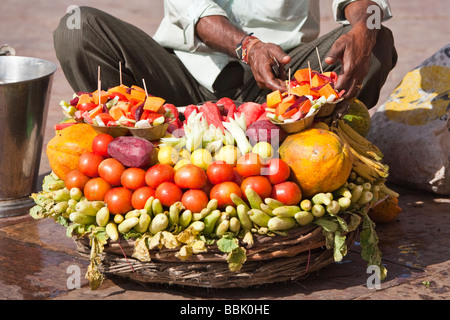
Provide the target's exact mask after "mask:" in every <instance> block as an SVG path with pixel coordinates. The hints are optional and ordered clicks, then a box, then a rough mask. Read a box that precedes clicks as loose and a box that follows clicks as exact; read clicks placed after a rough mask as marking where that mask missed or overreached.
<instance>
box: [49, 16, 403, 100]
mask: <svg viewBox="0 0 450 320" xmlns="http://www.w3.org/2000/svg"><path fill="white" fill-rule="evenodd" d="M69 17H70V14H68V15H66V16H64V17H63V18H62V19H61V21H60V24H59V26H58V27H57V28H56V30H55V31H54V46H55V51H56V55H57V58H58V60H59V62H60V64H61V68H62V70H63V72H64V75H65V77H66V79H67V81H68V82H69V84H70V85H71V87H72V88H73V89H74V91H87V92H92V91H95V90H96V89H97V87H98V83H97V78H98V77H97V71H98V67H99V66H100V67H101V81H102V89H108V88H110V87H114V86H117V85H118V84H119V79H120V76H119V61H121V62H122V81H123V84H125V85H128V86H131V85H133V84H134V85H139V86H141V87H142V86H143V85H142V79H145V83H146V86H147V89H148V91H149V93H151V94H152V95H155V96H159V97H162V98H164V99H166V101H167V102H168V103H172V104H174V105H176V106H185V105H189V104H197V103H200V102H202V101H208V100H216V99H219V98H221V97H229V98H232V99H234V100H237V101H254V102H259V103H263V102H265V100H266V95H267V94H268V93H269V92H270V91H269V90H263V89H260V88H259V87H258V85H257V84H256V82H255V80H254V79H253V77H251V78H250V79H248V80H246V81H245V83H244V80H243V69H242V67H241V66H240V65H239V64H238V63H230V64H229V65H228V66H227V67H226V68H225V69H224V71H223V72H222V73H221V74H220V75H219V77H218V79H217V80H216V82H215V83H214V86H213V87H214V89H215V91H214V92H210V91H209V90H207V89H206V88H204V87H203V86H201V85H200V84H199V83H198V82H197V81H196V80H195V79H194V77H192V75H191V74H190V73H189V71H187V69H186V68H185V67H184V66H183V64H182V63H181V61H180V60H179V59H178V58H177V57H176V55H175V54H173V52H171V50H168V49H165V48H163V47H161V46H160V45H159V44H158V43H156V42H155V41H154V40H153V39H152V37H151V36H149V35H148V34H146V33H145V32H143V31H142V30H140V29H139V28H137V27H135V26H133V25H131V24H129V23H127V22H124V21H122V20H120V19H117V18H115V17H113V16H111V15H109V14H107V13H105V12H103V11H100V10H97V9H95V8H90V7H81V15H80V17H81V24H80V26H81V28H79V29H77V28H68V26H67V19H68V18H69ZM349 30H350V26H341V27H339V28H337V29H335V30H333V31H331V32H330V33H328V34H326V35H324V36H322V37H320V38H318V39H316V40H314V41H312V42H311V43H308V44H302V45H300V46H299V47H297V48H295V49H293V50H291V51H290V52H288V54H289V55H290V56H291V58H292V60H291V63H290V64H289V65H287V66H286V70H288V68H291V70H292V71H294V72H295V71H296V70H298V69H300V68H307V67H308V61H309V62H310V64H311V68H312V69H314V70H320V68H319V62H318V59H317V54H316V47H317V48H318V51H319V55H320V56H321V57H322V60H323V59H324V58H325V56H326V54H327V53H328V51H329V50H330V48H331V46H332V45H333V43H334V41H335V40H336V39H337V38H338V37H339V36H341V35H342V34H344V33H346V32H348V31H349ZM396 61H397V54H396V51H395V48H394V40H393V37H392V33H391V31H390V30H389V29H387V28H385V27H382V29H381V30H380V32H379V33H378V38H377V44H376V46H375V47H374V49H373V53H372V61H371V67H370V70H369V74H368V75H367V77H366V78H365V80H364V87H363V89H362V90H361V92H360V93H359V95H358V98H359V99H360V100H361V101H363V102H364V103H365V104H366V106H367V107H368V108H371V107H373V106H375V105H376V103H377V101H378V98H379V93H380V90H381V87H382V86H383V84H384V82H385V81H386V78H387V76H388V74H389V72H390V71H391V70H392V69H393V68H394V66H395V64H396ZM322 67H323V69H324V71H336V72H339V69H340V63H337V64H335V65H327V64H325V62H324V61H322Z"/></svg>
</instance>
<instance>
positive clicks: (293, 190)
mask: <svg viewBox="0 0 450 320" xmlns="http://www.w3.org/2000/svg"><path fill="white" fill-rule="evenodd" d="M270 197H271V198H273V199H276V200H278V201H281V202H283V203H284V204H285V205H287V206H292V205H297V204H299V202H300V201H301V200H302V191H301V190H300V187H299V186H298V185H297V184H296V183H295V182H292V181H285V182H282V183H279V184H276V185H274V186H273V187H272V194H271V195H270Z"/></svg>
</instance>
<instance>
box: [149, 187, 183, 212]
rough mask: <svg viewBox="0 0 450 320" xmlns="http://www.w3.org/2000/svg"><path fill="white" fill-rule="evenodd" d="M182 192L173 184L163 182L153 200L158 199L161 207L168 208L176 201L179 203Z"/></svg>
mask: <svg viewBox="0 0 450 320" xmlns="http://www.w3.org/2000/svg"><path fill="white" fill-rule="evenodd" d="M182 196H183V192H182V191H181V188H180V187H179V186H177V185H176V184H175V183H173V182H163V183H161V184H160V185H159V186H158V187H157V188H156V192H155V198H157V199H159V200H160V201H161V203H162V205H163V206H166V207H170V206H171V205H172V204H174V203H175V202H177V201H181V197H182Z"/></svg>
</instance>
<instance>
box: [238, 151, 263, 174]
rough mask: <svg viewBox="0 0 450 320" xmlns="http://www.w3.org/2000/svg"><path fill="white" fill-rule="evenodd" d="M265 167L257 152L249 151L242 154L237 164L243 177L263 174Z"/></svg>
mask: <svg viewBox="0 0 450 320" xmlns="http://www.w3.org/2000/svg"><path fill="white" fill-rule="evenodd" d="M263 168H264V163H263V159H262V158H261V156H260V155H259V154H257V153H247V154H244V155H242V156H241V157H240V158H239V159H238V161H237V164H236V170H237V172H238V173H239V175H240V176H241V177H243V178H247V177H250V176H259V175H261V170H262V169H263Z"/></svg>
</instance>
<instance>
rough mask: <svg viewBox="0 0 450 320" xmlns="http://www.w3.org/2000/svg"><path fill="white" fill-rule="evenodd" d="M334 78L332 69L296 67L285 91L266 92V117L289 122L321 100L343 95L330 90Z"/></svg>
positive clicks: (324, 100) (307, 113) (309, 110)
mask: <svg viewBox="0 0 450 320" xmlns="http://www.w3.org/2000/svg"><path fill="white" fill-rule="evenodd" d="M336 81H337V75H336V73H335V72H325V73H318V72H316V71H312V70H311V69H309V68H306V69H300V70H297V71H296V72H295V74H294V79H293V80H292V81H290V83H289V84H288V86H289V90H288V91H287V92H283V93H282V92H281V91H280V90H276V91H273V92H271V93H269V94H268V95H267V109H266V110H267V112H268V114H267V117H268V118H270V119H271V120H273V121H275V122H280V123H290V122H294V121H298V120H301V119H303V118H306V117H309V116H311V115H312V114H313V113H314V112H315V111H317V110H318V109H319V108H320V107H321V106H322V105H323V104H325V103H327V102H328V103H331V102H334V101H335V100H337V99H338V98H340V97H341V96H342V95H343V93H344V91H341V92H339V93H338V92H336V91H335V90H334V85H335V83H336Z"/></svg>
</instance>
